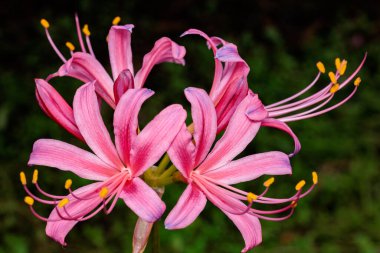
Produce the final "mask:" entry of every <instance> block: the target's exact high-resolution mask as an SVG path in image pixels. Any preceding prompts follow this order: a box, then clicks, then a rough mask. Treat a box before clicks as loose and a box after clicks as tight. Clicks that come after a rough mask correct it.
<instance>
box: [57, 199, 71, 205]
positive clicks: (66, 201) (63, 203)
mask: <svg viewBox="0 0 380 253" xmlns="http://www.w3.org/2000/svg"><path fill="white" fill-rule="evenodd" d="M68 203H69V199H68V198H64V199H62V200H61V201H59V203H58V207H64V206H65V205H67V204H68Z"/></svg>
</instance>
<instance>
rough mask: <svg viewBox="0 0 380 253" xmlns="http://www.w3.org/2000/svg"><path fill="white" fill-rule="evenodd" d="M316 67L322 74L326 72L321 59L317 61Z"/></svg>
mask: <svg viewBox="0 0 380 253" xmlns="http://www.w3.org/2000/svg"><path fill="white" fill-rule="evenodd" d="M317 68H318V70H319V72H321V73H322V74H324V73H325V72H326V68H325V65H324V64H323V63H322V62H321V61H319V62H317Z"/></svg>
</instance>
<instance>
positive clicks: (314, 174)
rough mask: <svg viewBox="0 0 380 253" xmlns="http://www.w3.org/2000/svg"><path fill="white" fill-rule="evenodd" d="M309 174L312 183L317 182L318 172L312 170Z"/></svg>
mask: <svg viewBox="0 0 380 253" xmlns="http://www.w3.org/2000/svg"><path fill="white" fill-rule="evenodd" d="M311 174H312V175H313V184H318V174H317V172H315V171H313V172H312V173H311Z"/></svg>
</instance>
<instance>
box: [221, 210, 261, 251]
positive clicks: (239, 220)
mask: <svg viewBox="0 0 380 253" xmlns="http://www.w3.org/2000/svg"><path fill="white" fill-rule="evenodd" d="M222 211H223V210H222ZM223 213H224V214H225V215H227V216H228V218H230V219H231V220H232V222H233V223H234V224H235V226H236V227H237V228H238V229H239V231H240V233H241V234H242V236H243V238H244V241H245V247H244V248H243V249H242V250H241V252H243V253H245V252H247V251H248V250H250V249H252V248H253V247H255V246H257V245H259V244H260V243H261V241H262V233H261V225H260V221H259V219H258V218H257V217H255V216H253V215H251V214H249V213H246V214H243V215H234V214H231V213H228V212H225V211H223Z"/></svg>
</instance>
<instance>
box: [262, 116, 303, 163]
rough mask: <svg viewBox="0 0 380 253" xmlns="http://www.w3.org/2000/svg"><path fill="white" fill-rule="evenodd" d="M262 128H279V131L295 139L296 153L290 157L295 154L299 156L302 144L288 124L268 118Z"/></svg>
mask: <svg viewBox="0 0 380 253" xmlns="http://www.w3.org/2000/svg"><path fill="white" fill-rule="evenodd" d="M262 126H265V127H273V128H277V129H279V130H281V131H284V132H285V133H287V134H289V135H290V136H291V137H292V138H293V140H294V152H293V153H291V154H290V155H289V156H290V157H292V156H294V155H295V154H297V153H298V152H299V151H300V150H301V143H300V141H299V140H298V137H297V135H295V134H294V132H293V131H292V129H290V127H289V126H288V125H287V124H285V123H284V122H282V121H279V120H277V119H273V118H266V119H265V120H263V121H262Z"/></svg>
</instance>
